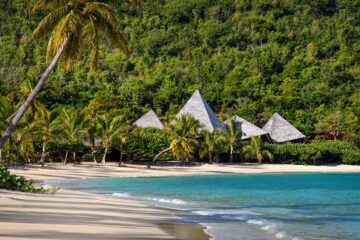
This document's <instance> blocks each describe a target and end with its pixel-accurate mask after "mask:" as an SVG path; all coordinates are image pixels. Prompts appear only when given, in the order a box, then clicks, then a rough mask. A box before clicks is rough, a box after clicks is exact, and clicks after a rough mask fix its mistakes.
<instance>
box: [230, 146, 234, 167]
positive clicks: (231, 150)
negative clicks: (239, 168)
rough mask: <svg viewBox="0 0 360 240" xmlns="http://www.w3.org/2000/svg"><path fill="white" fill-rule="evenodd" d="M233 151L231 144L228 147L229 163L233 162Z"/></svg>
mask: <svg viewBox="0 0 360 240" xmlns="http://www.w3.org/2000/svg"><path fill="white" fill-rule="evenodd" d="M233 152H234V148H233V147H232V146H231V147H230V163H232V162H233Z"/></svg>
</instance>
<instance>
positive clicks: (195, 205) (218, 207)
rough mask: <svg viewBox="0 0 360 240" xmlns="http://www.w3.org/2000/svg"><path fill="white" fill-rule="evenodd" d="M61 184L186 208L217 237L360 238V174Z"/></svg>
mask: <svg viewBox="0 0 360 240" xmlns="http://www.w3.org/2000/svg"><path fill="white" fill-rule="evenodd" d="M63 187H65V188H73V189H81V190H85V191H92V192H97V193H100V194H108V195H112V196H114V197H119V198H133V199H136V200H139V201H143V202H146V203H147V204H150V205H154V206H161V207H167V208H173V209H180V210H183V211H176V212H175V213H174V214H176V215H177V217H178V218H180V219H182V220H183V221H186V222H190V223H198V224H202V225H204V226H205V227H206V229H207V230H206V231H207V232H208V233H209V234H210V235H211V236H212V237H213V238H214V239H229V240H231V239H244V240H248V239H256V240H258V239H293V240H300V239H342V240H343V239H349V240H355V239H360V174H345V173H344V174H320V173H319V174H236V175H235V174H234V175H233V174H232V175H227V174H221V175H220V174H219V175H204V176H185V177H146V178H145V177H141V178H108V179H86V180H80V181H73V182H66V183H64V185H63Z"/></svg>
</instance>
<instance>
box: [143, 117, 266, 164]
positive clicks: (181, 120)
mask: <svg viewBox="0 0 360 240" xmlns="http://www.w3.org/2000/svg"><path fill="white" fill-rule="evenodd" d="M228 122H229V124H228V126H227V128H226V129H216V130H214V131H213V132H209V131H203V130H202V125H201V124H200V123H199V121H197V120H195V118H194V117H192V116H191V115H188V114H184V115H181V116H180V117H177V118H176V119H175V120H173V121H171V122H170V124H168V125H167V126H166V127H165V132H167V133H168V135H169V140H170V146H169V147H168V148H166V149H164V150H162V151H161V152H159V154H157V155H156V156H155V158H154V159H153V162H154V161H156V160H157V159H158V157H159V156H160V155H161V154H163V153H165V152H168V151H170V152H171V153H172V155H173V156H174V157H175V159H176V160H178V161H181V162H188V161H189V160H190V159H194V154H195V151H196V150H198V154H199V157H200V158H201V159H207V160H208V161H209V162H210V163H214V162H218V160H219V155H220V154H221V153H224V152H225V151H228V152H229V156H230V158H229V161H230V162H233V155H234V152H235V150H237V148H238V147H239V139H240V138H241V134H242V132H241V124H239V123H237V122H236V121H235V120H234V119H231V118H230V117H229V119H228ZM240 153H243V157H244V159H247V160H257V161H258V163H259V164H260V163H262V162H263V160H264V159H265V158H267V159H269V160H272V159H273V155H272V154H271V153H270V152H269V151H268V150H265V149H264V147H263V144H262V141H261V138H260V137H252V138H251V140H250V142H249V144H247V145H244V146H243V148H242V150H241V151H240ZM149 167H150V165H149Z"/></svg>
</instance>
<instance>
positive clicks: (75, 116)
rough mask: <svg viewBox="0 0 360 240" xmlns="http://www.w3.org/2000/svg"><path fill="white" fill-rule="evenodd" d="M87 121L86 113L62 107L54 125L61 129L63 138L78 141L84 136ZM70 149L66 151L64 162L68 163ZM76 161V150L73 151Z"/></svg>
mask: <svg viewBox="0 0 360 240" xmlns="http://www.w3.org/2000/svg"><path fill="white" fill-rule="evenodd" d="M85 123H86V118H85V115H84V114H83V113H82V112H79V111H77V110H66V109H62V113H61V114H60V115H59V117H58V118H57V119H56V120H55V123H54V125H55V126H54V127H57V128H59V129H61V134H62V136H63V138H64V139H65V140H66V141H68V142H70V143H76V142H78V141H79V138H82V137H83V136H84V131H85V130H84V125H85ZM68 154H69V150H68V149H67V150H66V152H65V158H64V160H63V164H66V161H67V157H68ZM73 158H74V162H76V151H73Z"/></svg>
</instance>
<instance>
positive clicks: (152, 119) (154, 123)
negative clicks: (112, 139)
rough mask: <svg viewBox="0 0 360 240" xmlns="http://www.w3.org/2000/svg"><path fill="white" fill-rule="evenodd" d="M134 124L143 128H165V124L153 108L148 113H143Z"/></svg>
mask: <svg viewBox="0 0 360 240" xmlns="http://www.w3.org/2000/svg"><path fill="white" fill-rule="evenodd" d="M133 125H134V126H137V127H142V128H147V127H152V128H158V129H163V128H164V125H163V124H162V123H161V122H160V120H159V118H158V117H157V116H156V114H155V112H154V111H153V110H150V111H148V112H147V113H146V114H144V115H142V116H141V117H140V118H139V119H138V120H136V121H135V122H134V123H133Z"/></svg>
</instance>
